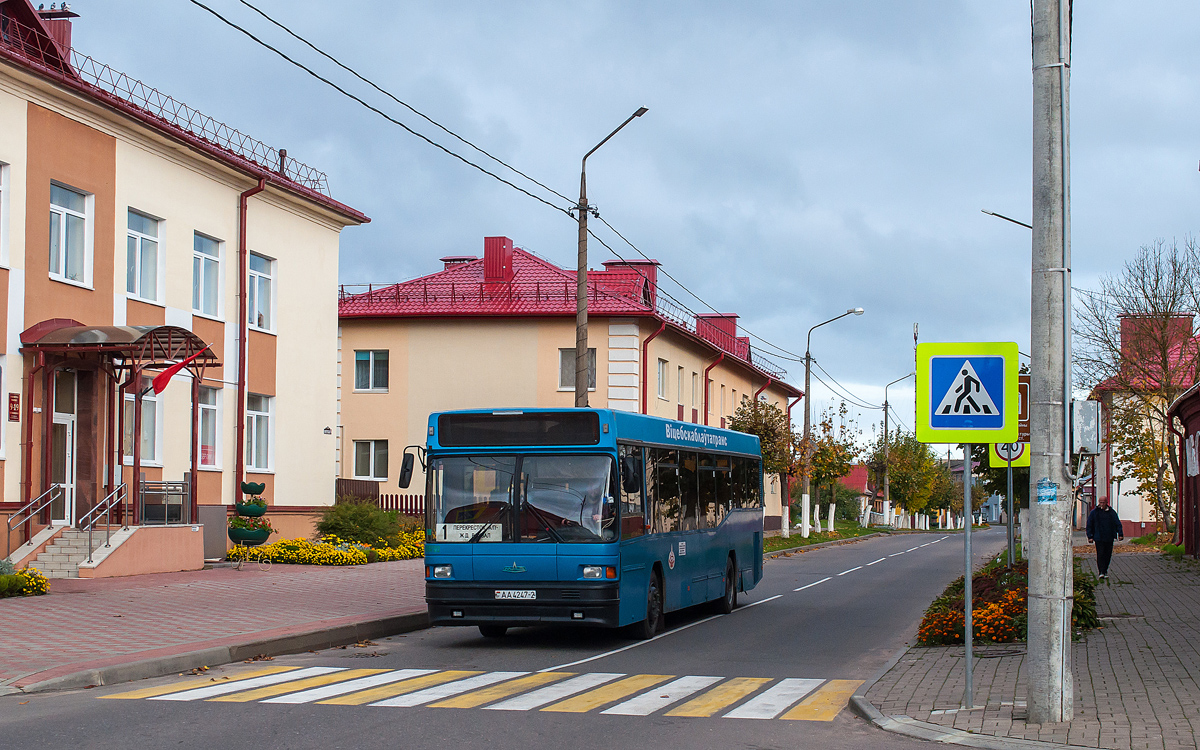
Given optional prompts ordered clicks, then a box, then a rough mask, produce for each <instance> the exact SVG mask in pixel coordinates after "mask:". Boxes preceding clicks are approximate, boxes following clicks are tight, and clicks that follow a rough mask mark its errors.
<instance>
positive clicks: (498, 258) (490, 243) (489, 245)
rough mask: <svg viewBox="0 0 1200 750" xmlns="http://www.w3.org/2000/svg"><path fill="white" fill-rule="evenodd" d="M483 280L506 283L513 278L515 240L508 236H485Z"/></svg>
mask: <svg viewBox="0 0 1200 750" xmlns="http://www.w3.org/2000/svg"><path fill="white" fill-rule="evenodd" d="M483 280H484V281H486V282H490V283H500V284H506V283H508V282H510V281H512V280H513V241H512V240H510V239H509V238H507V237H484V238H483Z"/></svg>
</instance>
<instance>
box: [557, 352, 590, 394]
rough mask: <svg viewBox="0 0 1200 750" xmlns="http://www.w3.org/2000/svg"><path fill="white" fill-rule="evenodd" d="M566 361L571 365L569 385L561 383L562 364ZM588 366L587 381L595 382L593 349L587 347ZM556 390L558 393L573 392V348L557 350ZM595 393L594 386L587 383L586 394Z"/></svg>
mask: <svg viewBox="0 0 1200 750" xmlns="http://www.w3.org/2000/svg"><path fill="white" fill-rule="evenodd" d="M567 359H569V360H570V365H571V368H570V372H571V382H570V383H564V382H563V364H564V360H567ZM588 365H589V370H590V372H588V375H589V376H590V377H589V378H588V380H595V379H596V378H597V375H596V368H597V366H598V365H597V363H596V349H595V347H588ZM558 390H559V391H574V390H575V348H574V347H571V348H570V349H559V350H558ZM595 392H596V384H595V383H588V393H595Z"/></svg>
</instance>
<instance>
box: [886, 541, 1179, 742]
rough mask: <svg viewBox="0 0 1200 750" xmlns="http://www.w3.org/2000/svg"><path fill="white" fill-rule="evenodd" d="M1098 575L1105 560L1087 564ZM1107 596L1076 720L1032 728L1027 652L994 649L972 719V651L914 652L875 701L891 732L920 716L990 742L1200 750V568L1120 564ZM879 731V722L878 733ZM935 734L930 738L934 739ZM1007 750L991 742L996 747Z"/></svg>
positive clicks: (1080, 669) (1080, 670)
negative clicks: (968, 706) (966, 682)
mask: <svg viewBox="0 0 1200 750" xmlns="http://www.w3.org/2000/svg"><path fill="white" fill-rule="evenodd" d="M1084 566H1085V569H1086V568H1089V567H1090V569H1091V570H1092V572H1095V557H1094V555H1093V556H1091V557H1085V558H1084ZM1109 573H1110V575H1111V578H1110V579H1109V585H1107V586H1106V585H1104V584H1103V583H1102V584H1101V586H1100V587H1099V588H1098V589H1097V609H1098V610H1099V613H1100V616H1101V617H1102V618H1104V619H1103V622H1104V627H1103V628H1101V629H1098V630H1096V631H1093V632H1092V633H1091V634H1089V635H1088V636H1087V638H1086V640H1085V641H1083V642H1080V643H1076V644H1075V646H1074V652H1073V653H1074V678H1075V719H1074V720H1073V721H1071V722H1069V723H1063V724H1040V725H1039V724H1030V723H1028V722H1027V721H1026V720H1025V717H1026V702H1025V701H1026V692H1025V679H1024V675H1023V673H1022V670H1023V668H1024V663H1025V645H1024V644H1006V645H995V646H990V647H982V648H980V650H979V651H977V652H976V653H977V656H978V657H980V658H979V659H978V661H976V663H975V704H976V706H981V708H976V709H974V710H963V709H961V708H960V706H961V702H962V695H963V664H962V661H963V660H962V649H961V647H954V648H951V647H939V648H912V649H909V650H908V651H907V652H906V653H905V654H904V655H903V656H901V657H900V659H899V661H897V662H896V664H895V666H894V667H892V669H891V670H889V671H888V672H887V673H886V674H885V675H884V676H883V677H882V678H880V679H879V680H878V681H877V682H876V683H875V684H874V685H873V686H871V687H870V688H869V689H868V691H867V693H866V698H867V700H868V701H869V702H870V703H871V704H873V705H874V706H875V707H876V708H878V709H879V711H880V712H882V713H883V714H884V715H885V717H890V719H891V721H889V722H888V723H889V724H890V725H891V726H893V727H894V726H897V725H899V726H901V727H904V726H910V727H911V726H915V725H913V724H911V722H909V721H907V719H908V718H909V717H911V719H915V720H917V721H920V722H929V723H931V724H934V725H939V726H941V727H947V728H954V729H958V730H964V731H967V732H972V733H974V734H973V735H955V736H951V737H939V738H938V739H941V740H942V741H950V742H960V743H962V744H977V745H978V746H983V745H981V744H979V742H980V741H983V738H981V737H979V735H991V736H994V737H997V738H1016V739H1025V740H1038V741H1041V742H1049V743H1054V744H1059V745H1062V744H1067V745H1071V746H1077V747H1097V748H1106V749H1107V750H1125V749H1126V748H1128V749H1130V750H1138V749H1143V748H1146V749H1149V748H1153V749H1155V750H1160V749H1161V750H1175V749H1177V748H1187V749H1189V750H1197V749H1198V748H1200V684H1198V679H1200V566H1198V565H1197V564H1196V563H1195V562H1188V561H1185V562H1183V563H1176V562H1173V561H1170V560H1168V559H1166V558H1164V557H1162V556H1161V555H1157V554H1122V555H1117V556H1114V559H1113V563H1112V565H1111V567H1110V569H1109ZM877 723H879V722H877ZM929 728H931V727H929V726H928V725H926V727H925V729H929ZM995 743H996V741H991V744H992V745H994V746H1000V745H999V744H995Z"/></svg>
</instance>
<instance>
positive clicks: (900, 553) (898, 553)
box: [888, 552, 904, 557]
mask: <svg viewBox="0 0 1200 750" xmlns="http://www.w3.org/2000/svg"><path fill="white" fill-rule="evenodd" d="M903 554H904V553H903V552H897V553H895V554H891V555H888V557H899V556H900V555H903Z"/></svg>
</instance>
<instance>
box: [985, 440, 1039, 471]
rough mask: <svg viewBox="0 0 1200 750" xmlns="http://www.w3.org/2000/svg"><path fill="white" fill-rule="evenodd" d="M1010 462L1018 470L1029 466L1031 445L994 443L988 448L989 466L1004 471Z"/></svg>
mask: <svg viewBox="0 0 1200 750" xmlns="http://www.w3.org/2000/svg"><path fill="white" fill-rule="evenodd" d="M1010 461H1011V463H1012V465H1013V466H1014V467H1016V468H1018V469H1019V468H1021V467H1023V466H1029V443H992V444H991V445H989V446H988V466H990V467H991V468H993V469H1003V468H1005V467H1007V466H1008V465H1009V462H1010Z"/></svg>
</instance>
